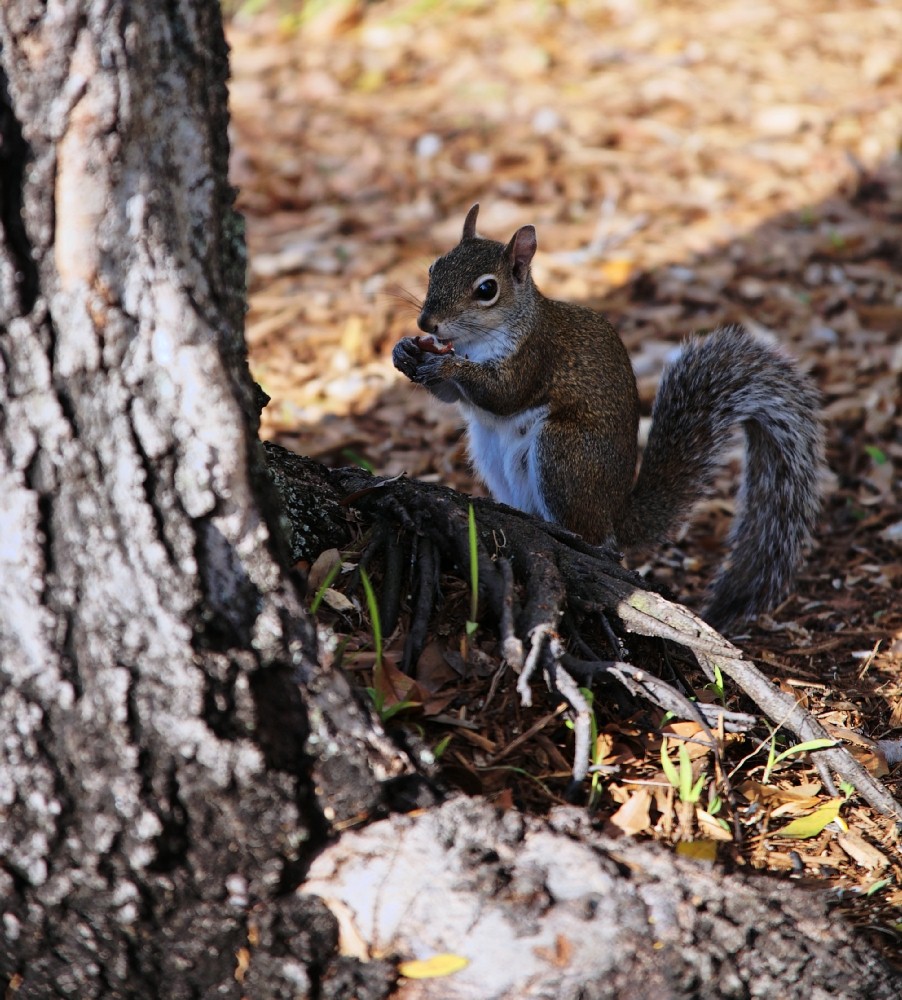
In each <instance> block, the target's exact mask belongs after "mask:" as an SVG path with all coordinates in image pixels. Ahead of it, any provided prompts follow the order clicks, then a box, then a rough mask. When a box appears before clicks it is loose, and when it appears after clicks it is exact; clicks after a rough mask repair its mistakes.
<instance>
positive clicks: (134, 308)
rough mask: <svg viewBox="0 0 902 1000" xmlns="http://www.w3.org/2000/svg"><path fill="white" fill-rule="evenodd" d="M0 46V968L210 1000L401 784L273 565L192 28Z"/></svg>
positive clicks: (21, 991)
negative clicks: (303, 876) (327, 860)
mask: <svg viewBox="0 0 902 1000" xmlns="http://www.w3.org/2000/svg"><path fill="white" fill-rule="evenodd" d="M0 51H2V66H0V116H2V119H0V123H2V143H0V157H2V160H0V171H2V174H0V218H2V230H0V328H2V348H0V351H2V353H0V364H2V367H3V372H2V385H0V394H2V399H0V413H2V426H0V661H2V673H0V714H2V729H3V741H2V745H0V809H2V821H0V859H2V860H0V899H2V901H3V906H2V909H3V952H2V972H3V975H4V976H5V977H6V978H7V980H8V981H11V982H12V983H13V985H14V986H18V994H17V995H26V996H34V997H50V996H54V995H58V994H59V995H67V996H78V997H91V996H104V997H109V996H120V995H121V996H125V995H128V996H137V995H147V996H167V997H169V996H171V997H175V996H200V995H206V994H207V993H208V992H209V991H211V990H212V991H214V992H216V991H217V990H220V991H222V992H223V993H224V995H237V994H236V991H237V990H238V984H237V983H236V981H235V978H234V972H235V968H236V961H237V960H236V955H237V954H238V953H239V951H240V949H241V948H242V947H244V946H246V945H247V938H248V914H249V912H250V909H251V908H252V907H253V906H255V905H261V909H260V910H259V911H257V912H258V913H259V916H260V917H261V918H262V920H258V919H257V916H256V915H255V917H254V920H255V921H256V923H257V925H258V927H263V926H265V925H267V923H268V922H272V921H275V922H276V923H277V924H278V923H279V921H282V924H284V926H285V927H286V928H290V927H292V926H293V925H296V924H298V921H299V919H300V916H299V907H298V904H297V903H296V902H294V901H292V900H291V899H290V897H280V895H279V894H280V893H283V892H284V891H285V889H286V888H290V887H292V886H293V884H294V883H295V882H296V881H297V874H296V873H297V871H298V869H299V867H300V866H301V865H302V864H303V863H304V861H305V858H306V854H307V852H309V850H310V849H311V845H314V844H316V843H319V842H321V841H322V839H323V837H324V836H325V834H326V832H327V830H328V827H329V822H330V821H331V822H334V821H337V820H341V821H347V820H348V819H349V818H351V817H362V816H366V815H369V814H370V813H372V812H374V811H377V810H379V809H381V808H382V804H383V802H384V800H385V799H386V797H387V795H386V792H385V788H384V783H385V782H386V781H388V780H389V779H391V778H402V777H403V775H405V774H408V773H411V772H412V768H411V766H410V764H409V762H408V761H407V760H406V758H405V756H404V754H403V753H402V752H401V751H399V750H398V749H397V748H395V747H394V746H392V745H390V744H389V743H388V742H387V741H385V739H384V738H383V737H382V736H381V735H380V734H379V733H378V732H376V731H375V730H373V729H372V728H371V727H370V725H369V722H368V720H367V718H366V716H365V714H363V713H360V712H359V711H358V709H357V707H356V702H355V699H354V697H353V695H352V694H351V693H350V692H349V690H348V687H347V685H346V684H345V683H344V681H343V679H342V678H341V676H340V675H335V674H329V675H325V674H322V673H317V674H316V675H315V676H314V674H313V673H312V671H313V670H314V667H315V642H314V638H313V635H312V632H311V630H310V627H309V625H308V623H307V622H306V621H305V619H304V616H303V614H302V612H301V608H300V604H299V602H298V598H297V594H296V589H295V586H294V584H293V582H292V580H291V579H290V578H289V577H288V576H287V574H285V573H283V572H282V569H281V567H280V553H279V542H278V538H279V535H278V532H277V531H274V530H273V518H272V510H271V507H270V506H269V505H268V501H267V493H266V489H265V482H266V480H265V478H263V477H261V469H262V465H261V454H260V451H259V445H258V444H257V443H256V440H255V434H254V431H255V425H254V421H255V413H256V409H255V403H254V399H253V394H252V383H251V381H250V379H249V377H248V374H247V370H246V362H245V356H244V345H243V334H242V322H243V310H244V268H245V259H244V245H243V238H242V232H241V221H240V218H239V217H238V216H237V215H236V213H235V212H234V211H233V208H232V191H231V190H230V188H229V186H228V183H227V163H228V144H227V137H226V125H227V103H226V102H227V93H226V75H227V53H226V46H225V43H224V39H223V35H222V27H221V22H220V15H219V10H218V6H217V5H216V4H215V3H213V2H203V0H199V2H185V3H173V4H159V5H158V4H131V3H127V2H116V0H110V2H106V0H96V2H95V0H92V2H84V3H68V4H65V5H60V4H52V5H47V6H45V5H44V4H42V3H26V2H22V3H13V4H4V5H3V7H2V9H0ZM305 681H306V682H310V686H309V687H308V688H307V691H308V697H309V699H310V705H311V706H314V707H315V716H314V715H313V714H312V713H311V714H308V711H307V710H305V707H304V705H303V704H302V702H301V698H300V695H299V687H298V682H305ZM305 740H306V741H308V742H307V744H306V746H305ZM312 746H315V747H316V751H317V756H316V759H315V760H314V759H310V758H309V757H308V749H309V747H312ZM280 899H281V900H282V902H284V901H285V899H287V900H288V905H289V908H290V914H289V916H290V919H289V918H287V917H280V916H279V915H278V914H279V912H280V910H279V907H280V905H281V903H280V902H279V900H280ZM264 903H265V905H263V904H264ZM305 906H306V904H305ZM308 909H309V907H308ZM321 909H322V908H321V907H320V908H319V910H321ZM310 912H311V913H312V917H311V919H310V921H309V922H308V924H309V928H310V929H309V931H308V935H309V938H310V943H309V947H310V948H312V951H313V956H314V957H313V958H312V959H310V962H311V965H312V967H313V968H314V969H316V967H317V964H318V963H321V965H322V966H323V967H325V966H326V965H327V964H328V958H329V955H330V952H331V949H330V947H329V943H328V942H329V934H330V933H331V931H330V928H331V927H332V924H333V922H332V921H331V920H330V919H324V918H323V916H322V914H321V913H319V912H318V911H317V908H316V907H314V908H313V909H312V910H311V911H310ZM258 932H259V931H258ZM286 933H289V931H288V930H286ZM270 937H272V935H270ZM276 937H278V935H276ZM319 939H321V940H319ZM271 950H272V951H273V952H274V954H276V955H277V954H278V953H279V952H281V953H282V954H283V955H285V956H288V957H287V958H284V960H283V959H278V958H273V963H274V965H275V967H274V968H273V969H272V976H273V983H274V984H275V982H276V981H277V980H278V978H279V977H280V976H283V975H288V976H289V977H290V976H294V977H295V978H296V979H297V977H301V979H300V980H299V982H301V981H303V977H304V976H309V975H313V976H314V978H315V977H316V976H318V975H320V974H321V973H320V972H315V973H305V972H304V968H303V966H302V965H301V964H299V962H300V958H301V957H302V956H299V955H295V956H293V957H292V956H290V954H289V949H287V948H286V947H284V946H283V945H282V944H281V943H280V942H279V941H278V940H275V941H272V942H271ZM264 951H265V949H264ZM261 957H263V958H264V960H265V955H264V956H261ZM279 962H282V964H283V965H284V964H286V963H287V964H288V965H290V966H292V968H291V969H289V971H288V972H284V970H282V971H281V972H280V971H279V968H278V965H279ZM261 964H262V963H261ZM273 990H274V993H273V995H277V987H276V986H275V985H274V986H273ZM301 992H302V993H303V990H301Z"/></svg>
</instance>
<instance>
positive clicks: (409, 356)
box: [391, 337, 425, 382]
mask: <svg viewBox="0 0 902 1000" xmlns="http://www.w3.org/2000/svg"><path fill="white" fill-rule="evenodd" d="M424 357H425V355H424V353H423V351H422V350H421V349H420V347H419V346H418V344H417V342H416V340H415V339H414V338H413V337H404V338H402V339H401V340H399V341H398V343H397V344H395V346H394V348H393V349H392V352H391V359H392V363H393V364H394V366H395V368H397V369H398V371H399V372H400V373H401V374H402V375H406V376H407V377H408V378H409V379H410V380H411V382H417V381H419V379H417V370H418V369H419V367H420V364H421V362H422V360H423V358H424Z"/></svg>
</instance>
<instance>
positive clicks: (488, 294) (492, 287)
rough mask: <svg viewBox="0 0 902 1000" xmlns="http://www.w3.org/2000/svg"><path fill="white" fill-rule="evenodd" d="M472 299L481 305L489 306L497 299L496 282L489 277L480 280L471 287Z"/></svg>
mask: <svg viewBox="0 0 902 1000" xmlns="http://www.w3.org/2000/svg"><path fill="white" fill-rule="evenodd" d="M473 298H474V299H476V301H477V302H479V303H480V304H481V305H485V306H489V305H491V304H492V303H493V302H494V301H495V299H497V298H498V282H497V281H496V280H495V279H494V278H493V277H492V276H491V275H486V276H485V277H483V278H480V279H479V281H477V282H476V284H475V285H474V286H473Z"/></svg>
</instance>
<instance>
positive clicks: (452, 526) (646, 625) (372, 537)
mask: <svg viewBox="0 0 902 1000" xmlns="http://www.w3.org/2000/svg"><path fill="white" fill-rule="evenodd" d="M266 449H267V454H268V456H269V461H270V465H271V467H275V468H276V469H277V477H276V478H277V484H278V486H279V489H280V492H282V493H285V491H286V489H288V490H289V491H290V497H291V506H290V507H289V510H288V515H289V520H290V521H291V522H292V525H293V527H294V529H295V539H294V541H295V544H294V549H293V551H294V555H295V558H308V559H312V558H315V557H316V556H317V555H318V554H319V552H320V551H321V550H322V549H324V548H327V547H329V546H342V545H344V544H346V543H347V540H348V538H349V520H350V517H351V513H350V512H351V510H353V511H354V512H356V514H357V516H358V517H359V519H360V526H361V527H362V528H364V529H366V530H368V531H369V540H368V544H367V546H366V548H365V549H364V554H363V559H364V560H367V561H368V560H371V559H376V558H378V559H379V560H380V561H381V563H382V565H383V566H384V567H385V573H386V584H385V594H384V595H383V609H382V611H383V613H385V614H386V617H387V618H388V620H390V622H391V623H392V624H394V622H395V621H396V620H397V617H398V614H399V609H400V607H401V604H402V603H406V604H407V605H408V606H409V608H410V612H411V620H410V625H409V630H408V634H407V639H406V643H405V649H404V657H403V663H404V666H405V668H407V669H409V668H410V667H411V665H412V664H415V663H416V661H417V659H418V657H419V655H420V653H421V652H422V650H423V648H424V646H425V644H426V635H427V629H428V625H429V620H430V616H431V614H432V612H433V610H434V608H435V605H436V600H437V597H438V595H439V576H440V574H441V573H450V574H453V575H456V576H458V577H460V578H462V579H465V580H469V578H470V555H469V536H468V516H467V514H468V506H469V504H470V503H472V504H473V507H474V510H475V514H476V525H477V533H478V563H479V597H480V604H481V606H482V607H483V608H484V609H485V611H486V612H487V615H488V617H490V618H491V619H492V620H493V621H494V622H495V624H496V627H497V629H498V633H499V637H500V639H501V648H502V653H503V655H504V657H505V659H506V660H507V661H508V663H509V664H510V665H511V666H512V667H513V668H514V670H515V671H516V672H517V673H518V674H519V680H518V684H517V690H518V692H519V693H520V696H521V698H522V700H523V702H524V704H529V703H530V699H531V694H530V687H529V682H530V680H531V678H532V677H533V675H534V674H535V672H536V671H537V670H541V672H542V675H543V677H544V679H545V681H546V683H547V684H548V685H549V687H550V688H551V689H552V690H553V691H554V692H556V693H557V694H559V695H560V696H561V697H562V698H563V699H564V700H565V701H566V702H567V703H568V704H569V706H570V708H571V710H572V713H573V721H574V725H575V730H576V740H575V760H574V765H573V780H574V782H576V783H580V782H582V780H583V779H584V778H585V776H586V774H587V773H588V768H589V722H590V720H589V707H588V705H587V704H586V702H585V699H584V698H583V697H582V695H581V694H580V692H579V689H578V687H577V684H576V680H575V678H585V677H591V676H596V675H598V674H599V673H603V674H605V675H606V676H608V677H610V678H612V679H614V680H616V681H617V682H619V683H620V684H622V685H623V686H624V688H626V690H627V691H629V692H630V693H631V694H632V695H633V696H636V695H639V696H641V697H642V698H644V699H646V700H647V701H649V702H651V703H653V704H654V705H657V706H659V707H661V708H664V709H665V710H668V711H672V712H674V713H676V714H677V715H679V716H682V717H685V718H691V719H695V720H696V721H698V722H699V723H700V725H701V726H702V728H703V730H705V731H707V734H708V737H709V738H710V740H711V745H712V747H714V748H715V752H716V741H715V739H714V737H713V735H712V733H711V730H710V728H709V727H710V726H720V725H722V726H723V728H724V729H725V730H736V729H746V728H748V727H749V726H750V725H751V723H752V722H753V721H754V719H753V717H751V716H748V715H745V714H743V713H731V712H726V711H722V710H720V709H718V708H716V707H715V706H701V705H698V704H697V703H695V702H692V701H690V700H689V699H688V698H687V696H686V694H685V693H684V692H681V691H679V690H678V689H677V688H676V687H674V686H673V685H672V684H670V683H668V682H666V681H663V680H661V679H660V678H657V677H654V676H653V675H651V674H650V673H649V672H648V671H645V670H642V669H641V668H639V667H636V666H634V665H633V664H631V663H628V662H624V655H625V653H624V650H623V648H622V643H621V641H620V640H619V639H618V638H617V637H616V635H614V633H613V630H612V629H611V625H610V622H609V621H608V616H611V618H612V619H614V620H615V621H618V622H619V623H620V625H621V627H622V628H623V629H624V630H625V631H627V632H632V633H636V634H640V635H646V636H656V637H658V638H661V639H665V640H668V641H670V642H674V643H678V644H679V645H681V646H683V647H685V648H687V649H689V650H691V651H692V653H694V655H695V657H696V659H697V660H698V662H699V665H700V666H701V668H702V669H703V670H704V671H705V672H706V673H707V674H708V675H709V676H711V677H713V675H714V668H715V667H717V668H719V669H720V671H721V672H722V674H723V675H724V676H726V677H729V678H730V679H731V680H732V681H733V682H734V684H736V686H737V687H738V688H739V689H740V690H742V691H743V692H744V693H745V694H746V695H747V696H748V697H749V698H750V699H751V700H752V701H753V702H754V704H755V705H756V706H757V708H758V709H759V710H760V711H761V712H762V713H763V714H764V715H765V716H767V718H768V719H770V720H771V722H772V723H774V724H776V725H778V726H780V727H782V728H783V729H785V730H787V731H789V732H790V733H792V734H793V735H794V736H795V737H796V738H797V739H798V740H799V741H808V740H813V739H827V738H829V737H828V734H827V732H826V730H825V729H824V728H823V727H822V726H821V725H820V724H819V723H818V722H817V720H816V719H815V718H814V717H813V716H812V715H811V714H810V713H809V712H807V711H806V710H805V709H803V708H802V707H801V706H800V705H799V704H798V703H797V702H796V701H795V700H794V699H793V698H792V697H791V696H790V695H788V694H785V693H783V692H781V691H779V690H778V689H777V688H775V687H774V685H773V684H772V683H771V682H770V681H769V680H768V679H767V677H765V676H764V675H763V674H762V673H761V672H760V671H759V670H758V669H757V668H756V667H755V666H754V665H753V664H751V663H750V662H749V661H748V660H746V659H744V658H743V654H742V652H741V650H739V649H738V648H737V647H735V646H734V645H732V644H731V643H730V642H728V641H727V640H726V639H724V637H723V636H721V635H720V634H719V633H718V632H716V631H715V630H714V629H713V628H711V627H710V626H709V625H707V624H706V623H705V622H704V621H702V619H701V618H699V617H698V616H697V615H695V614H693V612H691V611H690V610H688V609H687V608H685V607H682V606H681V605H678V604H674V603H672V602H671V601H668V600H666V599H665V598H664V597H662V596H660V595H659V594H656V593H654V592H653V591H651V590H649V589H648V584H647V583H645V582H644V581H643V580H641V579H640V578H639V577H638V576H636V575H635V574H634V573H631V572H629V571H628V570H625V569H624V568H623V567H622V566H621V565H620V564H619V562H618V559H617V553H614V552H608V551H604V550H602V549H599V548H596V547H594V546H591V545H588V544H587V543H586V542H585V541H583V540H582V539H581V538H580V537H579V536H577V535H574V534H572V533H570V532H568V531H566V530H565V529H563V528H560V527H558V526H556V525H551V524H547V523H545V522H542V521H539V520H538V519H536V518H534V517H531V516H529V515H527V514H524V513H522V512H521V511H518V510H514V509H513V508H510V507H506V506H504V505H503V504H498V503H495V502H493V501H491V500H485V499H479V498H473V499H471V498H469V497H466V496H464V495H463V494H460V493H457V492H455V491H454V490H451V489H448V488H446V487H442V486H437V485H434V484H431V483H421V482H416V481H413V480H410V479H405V478H399V479H393V480H385V479H379V478H376V477H373V476H371V475H370V474H369V473H367V472H364V471H362V470H360V469H356V468H349V469H338V470H324V469H323V467H322V466H320V465H318V464H317V463H315V462H312V461H310V460H308V459H304V458H301V457H299V456H296V455H292V454H291V453H289V452H286V451H285V450H284V449H281V448H279V447H278V446H275V445H272V444H268V445H266ZM304 508H307V510H310V511H315V512H316V516H315V517H314V516H313V515H312V514H309V513H307V512H306V511H305V510H304ZM314 522H315V523H316V524H317V525H318V529H319V530H318V531H317V533H316V534H312V533H311V532H310V531H309V529H308V528H306V525H308V524H311V523H314ZM327 524H331V526H332V529H333V530H334V535H332V536H331V537H328V538H327V537H325V536H326V535H328V534H329V532H328V530H327V529H325V528H323V527H322V526H323V525H327ZM405 557H406V560H407V567H406V568H407V574H406V592H405V586H404V583H405V574H404V573H403V572H402V569H403V563H404V560H405ZM590 630H591V632H592V633H594V634H598V635H601V636H603V637H607V640H606V641H607V642H608V643H609V645H610V647H611V648H610V651H609V652H610V656H609V658H603V657H600V656H597V655H595V654H594V653H593V651H592V649H591V648H590V647H589V645H588V643H587V642H586V640H585V639H584V638H583V636H584V634H586V633H588V632H589V631H590ZM568 647H569V649H570V650H571V651H570V652H568ZM817 755H818V756H819V757H820V758H821V760H822V761H823V763H824V764H825V765H826V766H825V767H823V768H822V772H823V773H824V774H825V776H826V779H827V780H826V787H827V788H828V790H829V789H830V788H831V787H832V780H831V779H830V774H829V771H832V772H833V773H834V774H836V775H837V776H838V777H839V778H841V779H842V780H844V781H846V782H848V783H849V784H851V785H852V786H853V787H854V788H855V789H856V791H857V792H858V793H859V794H860V795H861V796H862V798H864V799H865V800H866V801H867V802H868V803H869V804H870V805H871V806H873V807H874V808H875V809H877V810H879V811H880V812H882V813H885V814H888V815H892V816H895V817H896V818H897V819H899V820H900V821H902V805H900V804H899V803H898V802H897V801H896V800H895V799H894V798H893V797H892V796H891V795H890V794H889V793H888V792H887V791H886V789H885V788H884V787H883V786H882V785H880V784H879V783H878V782H877V781H875V780H874V779H873V778H872V777H871V775H870V774H868V772H867V771H866V770H865V769H864V768H863V767H862V766H861V765H860V764H859V763H858V762H857V761H856V760H855V759H854V758H853V757H852V756H851V755H850V754H849V753H848V752H847V751H846V750H845V749H844V748H842V747H841V746H834V747H831V748H829V749H825V750H820V751H818V752H817Z"/></svg>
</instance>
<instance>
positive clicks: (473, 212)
mask: <svg viewBox="0 0 902 1000" xmlns="http://www.w3.org/2000/svg"><path fill="white" fill-rule="evenodd" d="M477 215H479V202H478V201H477V202H476V204H475V205H474V206H473V207H472V208H471V209H470V211H469V212H467V217H466V219H464V232H463V236H461V238H460V239H461V242H463V241H464V240H472V239H473V238H474V237H475V236H476V216H477Z"/></svg>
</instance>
